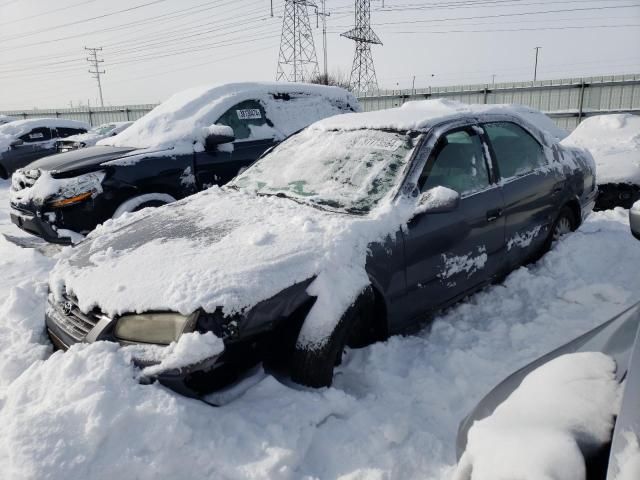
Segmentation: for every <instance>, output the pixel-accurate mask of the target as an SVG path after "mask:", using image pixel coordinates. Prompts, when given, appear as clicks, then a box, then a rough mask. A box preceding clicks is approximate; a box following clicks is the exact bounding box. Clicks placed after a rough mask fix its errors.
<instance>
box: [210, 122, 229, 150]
mask: <svg viewBox="0 0 640 480" xmlns="http://www.w3.org/2000/svg"><path fill="white" fill-rule="evenodd" d="M203 130H204V138H205V148H206V149H207V150H214V149H215V148H216V147H217V146H218V145H220V144H222V143H229V142H233V141H234V140H235V139H236V136H235V134H234V133H233V129H232V128H231V127H228V126H226V125H211V126H210V127H205V128H204V129H203Z"/></svg>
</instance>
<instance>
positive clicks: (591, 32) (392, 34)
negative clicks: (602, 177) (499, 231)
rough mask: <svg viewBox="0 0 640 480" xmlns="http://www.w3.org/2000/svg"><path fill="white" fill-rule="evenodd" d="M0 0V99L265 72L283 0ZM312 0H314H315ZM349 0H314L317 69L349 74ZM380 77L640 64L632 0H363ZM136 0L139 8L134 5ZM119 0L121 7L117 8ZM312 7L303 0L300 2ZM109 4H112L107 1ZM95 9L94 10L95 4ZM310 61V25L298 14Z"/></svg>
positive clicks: (181, 84)
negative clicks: (322, 14)
mask: <svg viewBox="0 0 640 480" xmlns="http://www.w3.org/2000/svg"><path fill="white" fill-rule="evenodd" d="M270 3H271V2H270V1H269V0H208V1H207V0H109V1H108V2H107V1H104V0H88V1H87V0H57V1H45V0H0V110H8V109H19V108H25V109H29V108H33V107H68V106H69V105H70V104H71V103H72V104H73V105H74V106H75V105H77V104H79V103H82V104H86V103H87V102H90V103H91V105H96V104H97V103H98V100H97V99H98V93H97V86H96V82H95V80H94V79H93V78H92V77H91V75H90V74H89V73H88V72H87V70H88V65H87V62H86V60H85V57H86V56H87V55H86V52H85V51H84V47H85V46H89V47H103V51H102V52H101V56H102V58H104V63H103V64H102V66H103V68H104V69H105V70H106V74H105V75H104V76H103V91H104V99H105V105H107V104H110V105H119V104H137V103H155V102H158V101H161V100H163V99H165V98H167V97H168V96H169V95H171V94H172V93H174V92H176V91H178V90H181V89H184V88H188V87H191V86H195V85H201V84H212V83H222V82H230V81H242V80H274V79H275V74H276V66H277V60H278V49H279V43H280V31H281V29H282V12H283V10H284V1H283V0H274V1H273V3H274V16H273V17H271V16H270ZM317 3H318V4H320V3H321V2H320V1H319V0H318V2H317ZM353 4H354V2H353V0H327V1H326V8H327V11H328V12H330V13H331V16H330V17H328V21H327V28H328V32H329V33H328V36H327V41H328V49H327V50H328V58H329V62H328V63H329V71H330V72H337V71H339V72H342V73H343V74H348V73H349V71H350V69H351V62H352V60H353V53H354V43H353V42H352V41H350V40H348V39H345V38H343V37H340V36H339V33H341V32H344V31H346V30H348V29H349V28H351V26H352V25H353V21H354V20H353V15H354V14H353ZM371 5H372V7H371V8H372V15H371V17H372V19H371V20H372V25H373V28H374V30H375V31H376V33H377V34H378V35H379V37H380V38H381V40H382V41H383V43H384V45H382V46H380V45H375V46H373V47H372V50H373V58H374V62H375V67H376V72H377V76H378V83H379V86H380V87H381V88H410V87H411V83H412V81H413V76H414V75H415V84H416V87H426V86H429V85H455V84H469V83H485V82H491V79H492V75H493V74H495V75H496V82H507V81H520V80H531V78H532V75H533V63H534V47H536V46H540V47H542V49H541V50H540V59H539V68H538V79H556V78H563V77H578V76H590V75H607V74H620V73H640V0H606V1H603V0H601V1H590V0H572V1H571V0H563V1H553V0H441V1H436V0H423V1H420V0H385V2H384V7H383V3H382V1H381V0H377V1H376V0H372V2H371ZM137 7H139V8H137ZM125 9H128V11H122V10H125ZM310 11H311V12H313V10H310ZM118 12H119V13H118ZM96 17H100V18H96ZM311 17H312V18H311V23H312V26H313V33H314V37H315V44H316V50H317V55H318V61H319V62H320V68H321V69H322V58H323V54H322V33H321V32H322V31H321V29H320V28H318V29H316V28H315V25H316V17H315V14H313V13H312V15H311Z"/></svg>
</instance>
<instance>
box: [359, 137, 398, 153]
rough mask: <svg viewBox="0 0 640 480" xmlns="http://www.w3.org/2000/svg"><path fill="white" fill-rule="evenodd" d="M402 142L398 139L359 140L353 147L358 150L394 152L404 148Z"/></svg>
mask: <svg viewBox="0 0 640 480" xmlns="http://www.w3.org/2000/svg"><path fill="white" fill-rule="evenodd" d="M402 143H403V142H402V140H400V139H397V138H389V139H386V138H371V137H369V138H366V137H365V138H359V139H358V140H357V141H356V143H355V144H354V145H353V146H354V147H356V148H367V149H370V150H388V151H390V152H393V151H395V150H397V149H398V148H400V147H401V146H402Z"/></svg>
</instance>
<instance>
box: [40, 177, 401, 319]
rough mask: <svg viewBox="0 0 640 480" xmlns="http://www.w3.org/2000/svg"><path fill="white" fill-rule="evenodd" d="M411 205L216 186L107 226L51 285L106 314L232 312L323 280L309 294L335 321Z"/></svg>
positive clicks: (69, 254)
mask: <svg viewBox="0 0 640 480" xmlns="http://www.w3.org/2000/svg"><path fill="white" fill-rule="evenodd" d="M393 203H395V206H394V205H393ZM408 203H409V202H407V201H404V202H403V201H399V202H387V203H386V204H384V205H382V206H381V207H379V208H378V209H377V210H374V211H373V212H371V213H370V214H369V215H366V216H353V215H346V214H337V213H332V212H328V211H323V210H319V209H317V208H314V207H311V206H307V205H302V204H298V203H296V202H294V201H292V200H289V199H286V198H278V197H266V196H254V195H249V194H246V193H243V192H240V191H235V190H231V189H229V188H218V187H212V188H211V189H209V190H207V191H204V192H201V193H200V194H197V195H195V196H192V197H189V198H187V199H185V200H182V201H180V202H176V203H173V204H170V205H166V206H163V207H160V208H157V209H148V210H143V211H141V212H138V213H135V214H126V215H124V216H123V217H121V218H119V219H117V220H111V221H108V222H106V223H105V224H104V225H103V226H101V227H98V228H97V229H96V230H95V231H94V232H93V233H91V234H90V235H89V237H88V238H87V240H85V241H84V242H82V243H81V244H79V245H78V246H77V247H75V248H74V249H67V250H65V251H64V252H63V253H62V254H61V258H60V260H59V261H58V263H57V265H56V266H55V268H54V269H53V271H52V273H51V276H50V288H51V291H52V292H53V293H54V295H55V296H56V298H57V299H58V300H60V299H61V294H62V293H63V292H64V291H66V293H68V294H73V295H75V296H76V297H77V299H78V302H79V306H80V308H81V309H82V310H84V311H88V310H90V309H91V308H93V307H96V306H97V307H99V308H100V309H101V310H102V311H103V312H104V313H106V314H108V315H110V316H115V315H118V314H122V313H126V312H138V313H140V312H145V311H150V310H169V311H177V312H180V313H183V314H189V313H191V312H193V311H195V310H196V309H198V308H204V309H205V310H206V311H210V312H213V311H214V310H215V309H216V307H220V306H221V307H223V311H224V312H225V314H230V313H234V312H239V311H242V310H243V309H245V308H248V307H251V306H253V305H255V304H257V303H258V302H260V301H262V300H266V299H268V298H270V297H272V296H274V295H276V294H277V293H279V292H280V291H282V290H283V289H285V288H287V287H289V286H291V285H293V284H296V283H298V282H302V281H304V280H307V279H309V278H312V277H317V278H316V280H315V281H314V282H313V284H312V285H311V286H310V287H309V290H308V291H309V292H310V293H311V294H312V295H315V296H323V297H324V298H325V299H326V298H329V297H331V302H333V303H334V304H335V306H333V307H332V308H330V309H329V310H328V311H326V310H325V311H324V314H325V315H327V316H328V317H330V316H331V312H332V309H336V312H338V310H340V309H342V310H340V312H341V311H344V308H346V307H347V306H348V305H349V302H352V301H353V300H354V299H355V297H356V295H357V294H358V293H359V292H360V291H361V290H362V289H363V288H364V287H365V286H366V285H367V283H368V279H367V275H366V272H365V262H366V255H367V249H368V245H369V244H370V243H371V242H373V241H376V240H378V239H383V238H384V237H385V235H387V234H390V233H393V232H395V231H397V230H398V229H399V228H400V225H401V224H402V223H405V222H406V221H407V220H408V218H409V215H408V212H409V211H410V210H411V209H410V208H408V205H407V207H406V208H405V204H408ZM312 287H313V288H312ZM323 292H326V293H328V294H327V295H323ZM316 303H318V302H316ZM323 308H324V307H323ZM336 314H337V315H338V313H336Z"/></svg>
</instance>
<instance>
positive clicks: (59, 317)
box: [49, 295, 102, 342]
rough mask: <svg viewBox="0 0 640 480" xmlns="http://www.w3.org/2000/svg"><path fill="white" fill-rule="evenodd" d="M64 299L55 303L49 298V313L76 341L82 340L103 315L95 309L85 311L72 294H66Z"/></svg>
mask: <svg viewBox="0 0 640 480" xmlns="http://www.w3.org/2000/svg"><path fill="white" fill-rule="evenodd" d="M63 298H64V300H63V301H62V302H60V303H54V301H53V299H52V298H50V300H49V315H50V317H51V318H52V319H53V321H54V322H55V323H56V324H57V325H58V326H59V327H60V328H62V330H64V332H65V333H66V334H67V335H69V336H70V337H71V338H73V339H74V340H75V341H76V342H81V341H83V340H84V338H85V337H86V336H87V334H88V333H89V332H90V331H91V329H93V327H95V326H96V324H97V323H98V322H99V321H100V319H101V318H102V315H101V314H100V313H99V312H98V311H96V310H93V311H91V312H89V313H83V312H82V311H81V310H80V308H79V307H78V301H77V299H76V298H75V297H73V296H72V295H64V296H63Z"/></svg>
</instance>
